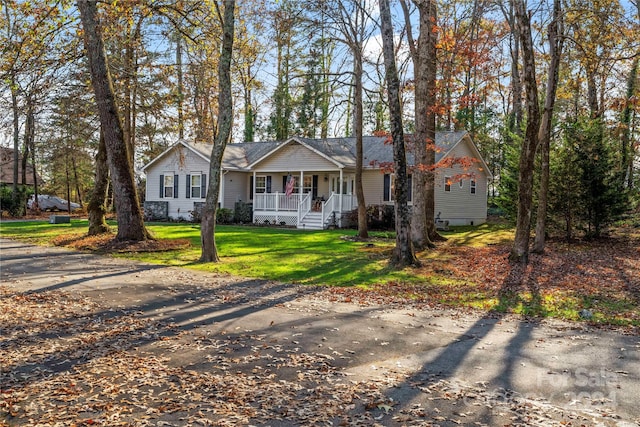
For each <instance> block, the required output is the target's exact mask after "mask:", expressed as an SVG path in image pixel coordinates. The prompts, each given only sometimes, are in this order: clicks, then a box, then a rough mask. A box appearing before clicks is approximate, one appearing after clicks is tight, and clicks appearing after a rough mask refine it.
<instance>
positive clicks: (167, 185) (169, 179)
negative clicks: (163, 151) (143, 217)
mask: <svg viewBox="0 0 640 427" xmlns="http://www.w3.org/2000/svg"><path fill="white" fill-rule="evenodd" d="M173 175H174V173H173V172H165V173H164V182H163V186H164V198H165V199H173V198H174V194H173V188H174V185H175V181H174V177H173ZM167 190H168V191H167Z"/></svg>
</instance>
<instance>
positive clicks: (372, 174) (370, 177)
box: [362, 169, 393, 205]
mask: <svg viewBox="0 0 640 427" xmlns="http://www.w3.org/2000/svg"><path fill="white" fill-rule="evenodd" d="M383 183H384V173H382V171H380V170H377V169H376V170H364V171H362V189H363V191H364V200H365V203H366V204H367V205H382V204H386V203H388V202H384V201H383V194H382V193H383V191H382V189H383ZM391 203H393V202H391Z"/></svg>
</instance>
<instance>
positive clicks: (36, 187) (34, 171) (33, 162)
mask: <svg viewBox="0 0 640 427" xmlns="http://www.w3.org/2000/svg"><path fill="white" fill-rule="evenodd" d="M30 142H31V150H29V151H30V152H31V165H32V166H33V167H32V169H31V173H32V174H33V201H34V202H33V203H34V206H35V209H38V207H39V206H38V192H39V183H38V171H37V168H36V141H35V138H31V141H30Z"/></svg>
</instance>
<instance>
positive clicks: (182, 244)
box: [53, 233, 191, 253]
mask: <svg viewBox="0 0 640 427" xmlns="http://www.w3.org/2000/svg"><path fill="white" fill-rule="evenodd" d="M53 244H54V245H56V246H65V247H68V248H72V249H77V250H82V251H92V252H99V253H124V252H164V251H172V250H178V249H186V248H188V247H189V246H191V242H189V240H187V239H161V240H152V239H148V240H143V241H140V242H138V241H127V240H125V241H118V240H116V239H115V234H113V233H104V234H98V235H96V236H87V235H81V236H78V235H68V234H67V235H61V236H58V237H56V238H55V239H54V240H53Z"/></svg>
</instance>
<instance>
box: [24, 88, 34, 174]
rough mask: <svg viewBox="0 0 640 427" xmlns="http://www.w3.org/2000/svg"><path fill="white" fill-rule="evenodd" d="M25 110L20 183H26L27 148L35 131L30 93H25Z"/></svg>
mask: <svg viewBox="0 0 640 427" xmlns="http://www.w3.org/2000/svg"><path fill="white" fill-rule="evenodd" d="M26 102H27V112H26V114H25V123H24V147H23V148H24V151H23V152H22V165H21V166H22V177H21V178H22V185H26V184H27V165H28V164H29V149H30V148H31V146H32V145H33V140H34V139H35V131H36V124H35V122H36V120H35V113H34V111H33V108H34V107H33V100H32V97H31V95H27V100H26Z"/></svg>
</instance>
